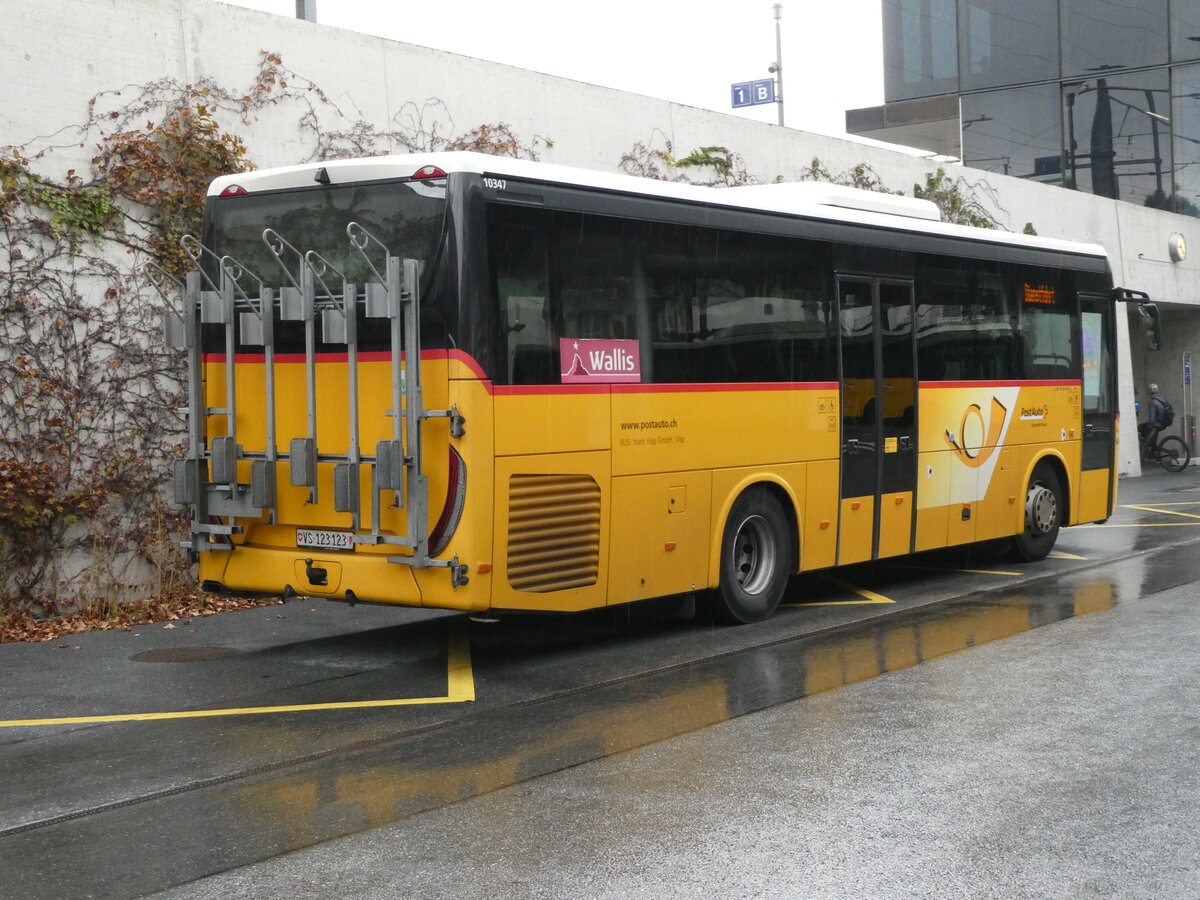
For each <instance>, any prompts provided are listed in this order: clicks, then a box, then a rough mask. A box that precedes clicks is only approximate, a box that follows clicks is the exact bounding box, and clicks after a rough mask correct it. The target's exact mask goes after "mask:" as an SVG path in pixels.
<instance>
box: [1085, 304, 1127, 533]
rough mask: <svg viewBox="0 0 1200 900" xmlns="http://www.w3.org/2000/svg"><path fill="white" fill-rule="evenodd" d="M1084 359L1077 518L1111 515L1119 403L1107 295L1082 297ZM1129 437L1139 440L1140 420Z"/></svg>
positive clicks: (1091, 518) (1087, 518)
mask: <svg viewBox="0 0 1200 900" xmlns="http://www.w3.org/2000/svg"><path fill="white" fill-rule="evenodd" d="M1079 305H1080V312H1081V318H1080V324H1081V328H1080V333H1079V339H1080V342H1081V345H1080V348H1079V350H1080V358H1081V359H1082V360H1083V442H1082V443H1083V447H1082V466H1081V468H1082V470H1083V474H1082V479H1083V482H1084V484H1083V490H1081V491H1080V492H1079V495H1080V498H1079V515H1078V518H1077V520H1076V521H1080V522H1090V521H1094V520H1096V519H1103V518H1107V517H1108V515H1109V512H1110V511H1111V492H1112V482H1113V452H1114V446H1113V442H1114V438H1115V434H1114V430H1113V415H1114V411H1115V407H1116V397H1115V385H1114V384H1113V374H1114V373H1113V365H1112V357H1111V350H1110V348H1111V345H1112V340H1113V338H1112V331H1111V330H1112V303H1111V302H1110V301H1109V300H1108V299H1107V298H1104V297H1098V296H1091V297H1089V296H1081V297H1080V299H1079ZM1131 432H1132V433H1131V435H1130V437H1129V440H1134V441H1136V440H1137V431H1136V423H1134V425H1133V427H1132V428H1131Z"/></svg>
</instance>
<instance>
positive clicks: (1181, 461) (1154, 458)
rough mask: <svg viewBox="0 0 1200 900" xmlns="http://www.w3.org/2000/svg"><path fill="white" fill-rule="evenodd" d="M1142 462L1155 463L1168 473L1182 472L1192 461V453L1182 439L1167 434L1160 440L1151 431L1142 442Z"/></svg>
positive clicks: (1156, 434) (1155, 432)
mask: <svg viewBox="0 0 1200 900" xmlns="http://www.w3.org/2000/svg"><path fill="white" fill-rule="evenodd" d="M1141 447H1142V462H1144V463H1146V462H1156V463H1158V464H1159V465H1160V466H1162V467H1163V468H1164V469H1166V470H1167V471H1168V472H1182V471H1183V470H1184V469H1186V468H1187V467H1188V463H1190V462H1191V461H1192V452H1191V450H1190V449H1189V448H1188V445H1187V442H1186V441H1184V439H1183V438H1181V437H1179V436H1177V435H1174V434H1169V435H1167V436H1166V437H1163V438H1160V437H1159V432H1158V431H1152V432H1150V433H1149V434H1147V435H1146V436H1145V437H1144V439H1143V440H1142V444H1141Z"/></svg>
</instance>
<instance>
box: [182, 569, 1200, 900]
mask: <svg viewBox="0 0 1200 900" xmlns="http://www.w3.org/2000/svg"><path fill="white" fill-rule="evenodd" d="M1198 601H1200V597H1198V596H1197V592H1196V589H1195V586H1194V585H1188V586H1184V587H1178V588H1171V589H1169V590H1166V591H1162V592H1159V593H1154V594H1151V595H1149V596H1145V597H1138V598H1134V599H1130V600H1122V602H1121V603H1120V604H1119V605H1117V606H1116V607H1115V608H1113V609H1111V610H1109V611H1108V612H1105V613H1103V614H1097V615H1088V616H1083V617H1078V618H1073V619H1070V620H1065V621H1062V622H1059V623H1057V624H1055V625H1054V626H1053V627H1047V628H1041V629H1037V630H1034V631H1030V632H1027V633H1024V634H1021V635H1019V636H1016V637H1012V638H1009V639H1007V640H1002V641H997V642H993V643H989V644H987V645H986V646H982V647H977V648H974V649H972V650H971V651H970V652H968V653H958V654H954V655H951V656H946V657H942V658H939V659H936V660H933V661H930V662H927V663H924V664H922V665H920V666H917V667H913V668H908V669H905V670H903V671H899V672H892V673H890V674H888V675H886V676H884V677H880V678H874V679H871V680H867V681H863V682H860V683H857V684H854V685H851V686H848V687H845V688H843V689H841V690H837V691H830V692H826V693H822V694H820V695H817V696H813V697H809V698H807V699H805V700H802V701H795V702H791V703H786V704H783V705H781V706H776V707H774V708H771V709H766V710H763V711H760V712H756V713H752V714H750V715H746V716H743V717H741V718H737V719H734V720H731V721H729V722H726V723H723V724H720V725H716V726H713V727H710V728H706V729H703V730H700V731H695V732H692V733H690V734H687V735H684V736H682V737H678V738H675V739H671V740H666V741H662V742H660V743H657V744H654V745H653V746H650V747H645V748H641V749H637V750H633V751H631V752H628V753H624V754H620V755H618V756H613V757H609V758H606V759H602V760H598V761H596V762H593V763H590V764H588V765H585V766H578V767H575V768H572V769H568V770H566V771H560V772H557V773H554V774H550V775H547V776H545V777H543V778H539V779H536V780H532V781H527V782H524V783H522V784H519V785H517V786H515V787H511V788H508V789H506V790H502V791H497V792H495V793H491V794H487V795H485V796H481V797H476V798H473V799H470V800H466V801H464V802H462V803H459V804H456V805H454V806H450V807H446V808H443V809H439V810H436V811H432V812H429V813H426V814H423V815H418V816H413V817H410V818H406V819H404V820H402V821H401V822H399V823H396V824H394V825H391V826H387V827H384V828H379V829H376V830H373V831H369V832H366V833H363V834H360V835H356V836H354V837H350V838H345V839H342V840H338V841H333V842H330V843H326V844H322V845H320V846H318V847H314V848H312V849H310V850H306V851H302V852H298V853H292V854H289V855H287V856H284V857H280V858H278V859H274V860H271V861H269V862H266V863H263V864H260V865H257V866H251V867H248V868H246V869H241V870H237V871H234V872H230V873H228V874H225V875H221V876H216V877H214V878H210V879H206V880H204V881H201V882H198V883H196V884H192V885H188V886H185V887H182V888H180V889H177V890H173V891H170V892H168V893H167V894H165V895H162V896H164V897H169V898H173V900H183V898H191V900H199V898H213V900H216V898H225V897H230V896H241V897H250V896H253V897H260V898H285V897H288V898H291V897H304V898H308V897H335V896H336V897H357V898H364V900H372V898H392V897H406V898H460V900H468V898H481V900H482V898H495V897H512V898H518V897H519V898H565V897H588V898H666V897H679V898H695V897H722V898H731V897H756V898H799V897H810V898H816V897H821V898H843V897H844V898H864V897H871V898H906V897H912V898H962V897H972V898H983V897H995V898H1024V897H1030V898H1033V897H1038V898H1041V897H1064V898H1065V897H1097V898H1100V897H1102V898H1112V897H1123V898H1131V897H1146V898H1164V897H1171V898H1187V897H1197V896H1200V837H1198V836H1197V831H1196V811H1197V810H1198V809H1200V776H1198V774H1197V771H1198V768H1200V755H1198V749H1197V748H1198V747H1200V719H1198V717H1197V709H1198V707H1200V662H1198V654H1197V649H1196V648H1197V646H1198V643H1200V603H1198Z"/></svg>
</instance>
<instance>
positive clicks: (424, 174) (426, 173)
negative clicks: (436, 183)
mask: <svg viewBox="0 0 1200 900" xmlns="http://www.w3.org/2000/svg"><path fill="white" fill-rule="evenodd" d="M445 177H446V173H445V172H443V171H442V170H441V169H439V168H438V167H437V166H425V167H424V168H420V169H417V171H415V172H413V178H445Z"/></svg>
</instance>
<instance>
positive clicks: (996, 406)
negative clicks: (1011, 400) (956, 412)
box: [946, 397, 1008, 469]
mask: <svg viewBox="0 0 1200 900" xmlns="http://www.w3.org/2000/svg"><path fill="white" fill-rule="evenodd" d="M1007 416H1008V407H1006V406H1005V405H1004V404H1003V403H1001V402H1000V401H999V400H997V399H996V398H995V397H992V410H991V416H989V417H988V419H987V420H986V421H985V419H984V417H983V410H982V409H981V408H980V406H979V404H978V403H972V404H971V405H970V406H968V407H967V409H966V411H965V412H964V413H963V417H962V423H961V424H960V425H959V427H958V436H957V437H956V436H955V434H954V432H952V431H947V432H946V443H947V444H949V446H950V449H951V450H953V451H954V455H955V456H957V457H958V459H959V461H960V462H962V463H963V465H965V466H968V467H970V468H972V469H978V468H979V467H980V466H982V465H983V464H984V463H986V462H987V461H988V460H989V459H990V458H991V456H992V454H993V453H995V452H996V449H997V447H998V445H999V442H1000V434H1001V433H1002V432H1003V431H1004V420H1005V418H1007ZM972 417H974V418H975V419H978V420H979V421H978V431H977V433H978V435H979V436H980V437H981V438H982V443H980V444H979V445H978V446H975V445H974V442H973V441H968V440H967V438H966V434H967V429H968V428H970V427H971V425H972V421H971V420H972ZM985 435H986V437H985Z"/></svg>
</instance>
